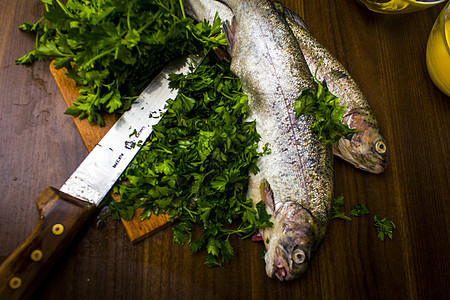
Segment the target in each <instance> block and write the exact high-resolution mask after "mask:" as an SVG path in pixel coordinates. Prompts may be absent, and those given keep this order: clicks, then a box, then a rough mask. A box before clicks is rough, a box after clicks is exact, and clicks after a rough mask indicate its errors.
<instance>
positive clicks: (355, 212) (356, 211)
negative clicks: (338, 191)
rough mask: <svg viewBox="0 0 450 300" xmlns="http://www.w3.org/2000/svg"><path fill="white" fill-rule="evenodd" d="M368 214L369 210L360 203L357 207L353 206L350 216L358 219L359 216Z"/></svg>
mask: <svg viewBox="0 0 450 300" xmlns="http://www.w3.org/2000/svg"><path fill="white" fill-rule="evenodd" d="M368 214H369V210H368V209H367V207H366V206H365V205H364V204H362V203H360V204H359V206H358V205H354V206H353V209H352V210H351V211H350V215H351V216H354V217H360V216H363V215H368Z"/></svg>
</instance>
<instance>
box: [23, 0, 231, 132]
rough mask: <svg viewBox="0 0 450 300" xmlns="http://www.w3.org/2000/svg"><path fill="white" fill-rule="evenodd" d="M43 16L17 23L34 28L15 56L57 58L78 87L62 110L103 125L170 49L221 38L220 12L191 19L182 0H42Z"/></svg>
mask: <svg viewBox="0 0 450 300" xmlns="http://www.w3.org/2000/svg"><path fill="white" fill-rule="evenodd" d="M41 1H42V2H43V3H44V5H45V12H44V14H43V16H42V18H41V19H40V20H39V21H38V22H36V23H34V24H33V23H28V22H25V23H24V24H23V25H22V26H20V27H19V29H21V30H23V31H27V32H32V33H34V34H35V35H36V45H35V47H34V50H33V51H31V52H30V53H28V54H26V55H24V56H23V57H21V58H19V59H18V60H17V61H16V63H18V64H30V63H32V62H33V61H35V60H49V59H54V60H55V62H54V63H55V66H56V68H57V69H59V68H62V67H65V68H66V69H67V76H68V77H70V78H72V79H74V80H75V82H76V83H77V85H78V86H80V87H81V89H80V94H81V95H80V96H79V97H78V99H77V101H76V102H75V105H74V106H72V107H70V108H69V109H67V111H66V113H67V114H70V115H73V116H78V117H79V118H88V120H89V122H96V123H97V124H99V125H100V126H102V125H104V121H103V115H104V114H105V113H119V114H120V113H122V112H124V111H125V110H127V109H128V108H129V107H130V105H131V102H132V101H133V100H134V99H135V98H136V96H137V95H139V94H140V93H141V91H142V90H143V88H144V87H145V86H146V85H147V84H148V82H149V81H150V80H151V78H152V77H153V76H154V75H155V73H156V72H157V71H159V70H160V69H161V68H162V67H163V66H165V65H166V64H167V63H168V62H169V61H171V60H172V59H173V58H175V57H179V56H182V55H188V54H191V53H193V52H197V51H201V50H204V51H205V52H206V51H208V49H211V48H215V47H216V46H217V45H224V44H226V39H225V36H224V34H223V33H221V22H220V20H219V19H218V18H216V20H215V21H214V23H213V24H212V25H209V24H207V23H197V24H195V23H194V21H193V20H192V19H191V18H187V17H186V16H185V14H184V10H183V5H182V0H68V1H66V4H63V3H62V2H61V1H60V0H41Z"/></svg>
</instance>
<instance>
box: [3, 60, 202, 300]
mask: <svg viewBox="0 0 450 300" xmlns="http://www.w3.org/2000/svg"><path fill="white" fill-rule="evenodd" d="M201 61H202V55H192V56H189V57H188V58H187V59H186V58H183V59H179V60H178V61H174V62H172V63H171V64H170V65H168V66H167V67H166V68H165V69H164V70H163V71H162V72H161V73H159V75H158V76H157V77H155V78H154V79H153V80H152V82H151V83H150V84H149V85H148V87H147V88H146V89H145V90H144V91H143V92H142V94H141V95H140V96H139V98H137V99H136V101H135V102H134V103H133V105H132V107H131V109H130V110H128V111H127V112H125V113H124V114H123V115H122V116H121V117H120V119H119V120H117V122H116V123H115V124H114V125H113V127H112V128H111V129H110V130H109V131H108V132H107V134H106V135H105V136H104V137H103V139H102V140H101V141H100V142H99V143H98V144H97V145H96V146H95V147H94V149H92V151H91V153H90V154H89V155H88V156H87V157H86V159H85V160H84V161H83V162H82V163H81V165H80V166H79V167H78V168H77V169H76V170H75V172H74V173H73V174H72V175H71V176H70V178H69V179H68V180H67V181H66V182H65V183H64V185H63V186H62V187H61V188H60V189H59V190H58V189H55V188H53V187H48V188H46V189H45V190H44V191H43V192H42V193H41V194H40V195H39V196H38V197H37V199H36V200H35V201H36V204H37V206H38V210H39V221H38V223H37V225H36V228H35V229H34V231H33V233H32V234H31V235H30V236H29V237H28V238H27V240H26V241H25V242H24V243H23V244H22V245H21V246H19V247H18V248H17V249H16V250H15V251H14V252H13V253H12V254H11V255H10V256H9V257H8V258H7V259H6V260H5V261H4V262H3V263H2V265H1V266H0V299H21V298H23V297H26V296H29V295H31V293H32V292H33V290H34V289H35V288H36V287H37V286H38V284H39V283H40V281H41V279H42V278H43V277H44V275H45V273H46V272H47V271H49V269H50V268H51V266H52V265H53V264H54V263H55V262H56V260H57V258H58V257H59V256H60V255H61V254H62V253H63V251H64V250H65V248H66V247H67V246H68V245H69V243H70V242H71V241H72V240H73V238H74V237H75V235H76V233H77V232H78V231H79V229H80V228H81V227H82V225H83V223H85V221H87V219H88V218H89V217H90V216H91V215H92V214H93V213H94V211H95V209H96V207H97V205H98V204H99V203H100V202H101V201H102V199H103V198H104V197H105V196H106V194H107V193H108V192H109V191H110V189H111V187H112V186H113V185H114V183H115V182H116V181H117V179H118V178H119V177H120V175H121V174H122V173H123V171H124V170H125V169H126V167H127V166H128V164H129V163H130V162H131V161H132V160H133V158H134V156H135V155H136V153H137V152H138V151H139V148H140V147H139V146H138V144H139V143H140V142H144V141H145V140H146V139H147V137H148V136H149V135H150V133H151V132H152V126H153V125H155V124H157V123H158V122H159V120H160V115H161V113H162V112H163V111H164V110H165V104H166V100H167V99H169V98H172V99H173V98H174V97H175V96H176V94H177V91H176V90H173V89H171V88H170V87H169V80H168V75H169V74H170V73H185V74H186V73H187V72H189V70H190V69H191V68H195V67H197V66H198V65H199V64H200V62H201ZM155 115H157V117H155Z"/></svg>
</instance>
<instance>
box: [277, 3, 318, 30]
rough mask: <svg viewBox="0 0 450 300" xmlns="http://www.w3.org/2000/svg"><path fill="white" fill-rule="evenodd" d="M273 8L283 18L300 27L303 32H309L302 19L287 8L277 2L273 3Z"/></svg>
mask: <svg viewBox="0 0 450 300" xmlns="http://www.w3.org/2000/svg"><path fill="white" fill-rule="evenodd" d="M273 6H274V8H275V9H276V10H277V11H278V12H279V13H280V14H282V15H283V16H284V17H285V18H287V19H290V20H292V21H293V22H295V23H297V24H298V25H299V26H300V27H302V28H303V29H304V30H306V31H307V32H309V29H308V26H307V25H306V22H305V21H304V20H303V19H302V17H300V16H299V15H297V14H296V13H295V12H293V11H292V10H290V9H289V8H287V7H284V6H283V4H281V3H280V2H277V1H275V2H273Z"/></svg>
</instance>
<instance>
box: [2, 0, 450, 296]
mask: <svg viewBox="0 0 450 300" xmlns="http://www.w3.org/2000/svg"><path fill="white" fill-rule="evenodd" d="M282 2H284V3H285V4H286V5H287V6H288V7H289V8H291V9H293V10H294V11H296V12H298V13H299V14H300V15H301V16H303V17H304V19H305V21H306V22H307V24H308V26H309V29H310V31H311V32H312V33H313V34H314V35H315V36H316V37H317V38H318V39H319V40H320V41H321V42H322V43H323V44H324V45H325V46H326V47H327V48H328V49H329V50H330V51H331V52H332V53H334V54H335V55H336V56H337V57H338V58H339V59H340V60H341V62H342V63H343V64H344V65H345V66H346V68H347V69H348V70H349V71H350V73H351V74H352V75H353V77H354V78H355V79H356V80H357V82H358V83H359V85H360V86H361V88H362V89H363V91H364V92H365V93H366V96H367V97H368V99H369V101H370V103H371V105H372V107H373V109H374V111H375V113H376V115H377V118H378V119H379V121H380V123H381V126H382V129H383V131H384V136H385V138H386V139H387V142H388V147H389V151H390V157H391V159H390V167H389V169H388V170H387V171H386V173H384V174H382V175H372V174H368V173H365V172H362V171H359V170H357V169H355V168H353V167H351V166H350V165H348V164H346V163H344V162H343V161H341V160H336V161H335V175H336V180H335V191H336V195H340V194H342V195H344V197H345V209H346V211H347V212H348V211H349V210H350V208H351V207H352V206H353V205H354V204H358V203H359V202H362V203H365V204H366V205H367V206H368V207H369V208H370V209H371V211H373V212H374V213H377V214H379V215H380V216H384V217H387V218H389V219H391V220H393V221H394V222H395V224H396V225H397V228H396V229H395V231H394V235H393V239H392V240H385V241H384V242H382V241H380V240H379V239H378V238H377V233H376V231H375V229H374V227H373V220H372V217H373V215H371V217H362V218H358V219H353V221H344V220H335V221H333V222H332V223H331V226H330V228H329V231H328V234H327V236H326V238H325V240H324V242H323V244H322V246H321V249H320V250H319V253H318V255H317V256H316V258H315V260H314V262H313V263H312V265H311V267H310V269H309V270H308V272H307V273H306V274H305V275H304V276H303V277H302V278H301V279H300V280H298V281H295V282H279V281H278V280H276V279H269V278H268V277H267V276H266V274H265V271H264V262H263V260H262V259H261V257H260V252H261V249H262V245H261V244H256V243H253V242H251V241H250V240H234V241H233V242H234V245H235V246H236V252H237V253H236V257H235V259H234V260H233V261H232V262H231V263H229V264H227V265H226V266H225V267H224V268H213V269H211V268H208V267H206V266H205V265H204V264H203V262H204V260H203V254H198V255H192V254H191V253H190V251H189V248H188V247H180V246H178V245H176V244H174V243H173V242H172V232H171V230H170V229H166V230H164V231H162V232H159V233H158V234H156V235H154V236H152V237H150V238H148V239H146V240H144V241H143V242H141V243H138V244H136V245H131V244H130V242H129V241H128V239H127V236H126V234H125V231H124V228H123V226H122V224H121V223H120V222H114V221H108V222H107V224H106V225H105V226H104V227H102V228H98V227H97V226H96V219H93V220H92V221H91V222H90V223H89V224H87V226H86V228H85V229H84V230H83V231H82V232H81V234H80V235H79V237H78V238H77V239H76V241H75V242H74V243H73V245H72V246H71V247H70V249H69V251H68V252H67V253H66V254H65V255H63V257H62V259H60V260H59V262H58V263H57V265H56V266H55V267H54V268H53V269H52V270H51V271H50V273H49V276H48V277H47V278H46V279H45V280H44V282H43V284H42V285H41V286H40V287H39V288H38V290H37V291H36V292H35V294H34V296H33V298H34V299H58V300H59V299H193V298H195V299H201V298H204V299H266V298H267V299H444V298H447V297H448V295H449V294H450V288H449V280H450V259H449V254H450V245H449V235H450V227H449V224H450V221H449V220H450V219H449V217H448V216H449V215H450V210H449V208H450V205H449V200H450V190H449V185H450V184H449V173H450V170H449V166H450V159H449V142H450V137H449V129H450V128H449V127H450V99H449V98H448V97H446V96H445V95H444V94H442V93H441V92H440V91H439V90H438V89H437V88H436V87H435V86H434V85H433V84H432V82H431V80H430V78H429V77H428V73H427V70H426V66H425V48H426V42H427V38H428V34H429V32H430V30H431V27H432V25H433V23H434V20H435V19H436V17H437V15H438V13H439V11H440V10H441V9H442V7H443V5H439V6H437V7H434V8H431V9H428V10H425V11H422V12H417V13H413V14H408V15H398V16H389V15H379V14H375V13H371V12H369V11H368V10H366V9H365V8H363V7H362V6H359V5H358V3H357V2H356V0H315V1H301V0H286V1H282ZM42 11H43V5H42V4H41V1H39V0H15V1H4V0H2V1H0V20H1V25H0V37H1V40H2V42H1V43H0V101H1V106H0V140H1V143H0V171H1V173H0V176H1V177H0V182H1V187H0V190H1V195H2V197H1V200H0V261H3V260H4V259H5V257H6V256H8V255H9V254H10V253H11V252H12V251H13V250H14V249H15V248H16V247H17V246H19V245H20V244H21V243H22V242H23V241H24V240H25V238H26V237H27V236H28V235H29V234H30V233H31V232H32V230H33V228H34V226H35V224H36V222H37V209H36V207H35V204H34V198H35V197H36V196H37V195H39V193H40V192H41V191H42V190H43V189H44V188H45V187H47V186H49V185H50V186H55V187H59V186H61V185H62V183H63V182H64V181H65V180H66V179H67V178H68V177H69V175H70V174H71V173H72V172H73V171H74V170H75V168H76V167H77V165H78V164H79V163H80V162H81V161H82V160H83V158H84V157H85V156H86V155H87V150H86V149H85V147H84V145H83V143H82V140H81V138H80V136H79V134H78V132H77V130H76V128H75V126H74V125H73V122H72V119H71V117H69V116H65V115H64V114H63V111H64V110H65V104H64V102H63V99H62V97H61V94H60V92H59V90H58V89H57V86H56V84H55V82H54V80H53V78H52V76H51V74H50V71H49V67H48V65H49V63H48V62H38V63H35V64H34V65H33V66H31V67H26V66H17V65H15V63H14V61H15V59H16V58H18V57H19V56H22V55H23V54H25V53H26V52H28V51H30V50H31V49H32V47H33V44H34V37H32V36H30V35H27V34H23V33H21V32H19V30H17V27H18V26H19V25H21V24H22V22H23V21H33V22H34V21H36V20H37V19H39V18H40V16H41V14H42ZM447 299H448V298H447ZM2 300H3V299H2Z"/></svg>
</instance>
